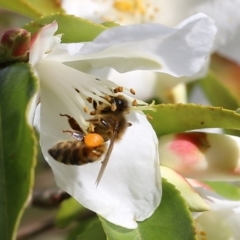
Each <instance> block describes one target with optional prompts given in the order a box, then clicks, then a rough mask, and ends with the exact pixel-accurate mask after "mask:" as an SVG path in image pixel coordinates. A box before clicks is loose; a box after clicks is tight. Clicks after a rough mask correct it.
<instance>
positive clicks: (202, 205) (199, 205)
mask: <svg viewBox="0 0 240 240" xmlns="http://www.w3.org/2000/svg"><path fill="white" fill-rule="evenodd" d="M161 173H162V177H163V178H166V179H167V181H168V182H170V183H172V184H173V185H174V186H175V187H176V188H177V189H178V190H179V191H180V193H181V195H182V196H183V198H184V199H185V201H186V202H187V204H188V206H189V208H190V210H191V211H206V210H209V206H208V204H207V203H206V202H205V201H204V200H203V198H201V197H200V196H199V194H198V193H197V192H196V191H195V190H194V188H193V187H192V186H191V185H190V184H189V183H188V182H187V181H186V179H185V178H183V177H182V176H181V175H180V174H178V173H176V172H175V171H173V170H172V169H170V168H167V167H163V166H161Z"/></svg>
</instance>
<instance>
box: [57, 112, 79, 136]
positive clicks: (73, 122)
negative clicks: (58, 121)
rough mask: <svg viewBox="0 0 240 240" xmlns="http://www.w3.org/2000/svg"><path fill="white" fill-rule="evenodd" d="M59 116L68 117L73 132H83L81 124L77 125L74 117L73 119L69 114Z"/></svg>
mask: <svg viewBox="0 0 240 240" xmlns="http://www.w3.org/2000/svg"><path fill="white" fill-rule="evenodd" d="M59 115H60V116H61V117H67V118H68V123H69V125H70V127H71V128H72V129H73V130H76V131H79V132H83V130H82V129H81V127H80V126H79V124H78V123H77V121H76V120H75V119H74V118H73V117H71V116H70V115H68V114H59Z"/></svg>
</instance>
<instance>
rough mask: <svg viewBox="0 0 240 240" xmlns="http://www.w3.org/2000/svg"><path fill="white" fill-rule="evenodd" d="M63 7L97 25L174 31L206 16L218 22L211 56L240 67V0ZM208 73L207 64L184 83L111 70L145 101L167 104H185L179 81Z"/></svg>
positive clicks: (67, 0)
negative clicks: (147, 24) (186, 21)
mask: <svg viewBox="0 0 240 240" xmlns="http://www.w3.org/2000/svg"><path fill="white" fill-rule="evenodd" d="M83 6H84V7H83ZM62 7H63V8H64V9H65V10H66V12H67V13H71V14H74V15H76V16H80V17H83V18H86V19H90V20H92V21H95V22H98V23H99V22H104V21H115V22H117V23H120V24H123V25H125V24H133V23H143V22H154V23H161V24H164V25H167V26H171V27H173V26H176V25H177V24H179V23H180V22H181V21H182V20H183V19H185V18H187V17H189V16H191V15H193V14H196V13H199V12H203V13H205V14H207V15H209V16H210V17H212V18H213V19H214V20H215V22H216V25H217V28H218V32H217V35H216V38H215V44H214V47H213V49H212V52H217V53H219V54H221V55H223V56H225V57H227V58H228V59H230V60H232V61H235V62H237V63H239V64H240V46H239V39H240V15H239V8H240V0H229V1H223V0H194V1H190V0H178V1H175V0H158V1H152V0H132V1H129V0H106V1H102V0H85V1H84V0H83V1H78V0H62ZM207 69H208V64H206V66H205V68H203V69H201V71H200V72H199V73H198V74H196V75H195V76H192V77H187V78H186V77H183V78H181V79H175V78H174V77H172V76H171V75H168V74H162V73H160V74H159V73H156V74H153V73H151V72H149V73H148V72H142V71H134V72H130V73H125V74H119V73H118V72H116V71H114V70H111V73H110V75H109V79H112V80H113V81H115V82H116V83H118V84H124V85H125V86H134V88H136V90H137V92H138V93H139V96H140V97H141V98H144V99H149V98H152V97H160V98H161V99H162V100H164V101H168V102H184V101H186V98H185V97H184V86H181V91H180V92H179V91H177V92H176V90H174V87H175V86H176V85H179V81H181V82H189V81H192V80H194V79H197V78H199V77H203V76H205V74H206V73H207ZM146 82H147V85H148V88H147V90H146V87H145V83H146ZM178 90H179V88H178Z"/></svg>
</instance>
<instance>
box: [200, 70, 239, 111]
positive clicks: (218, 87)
mask: <svg viewBox="0 0 240 240" xmlns="http://www.w3.org/2000/svg"><path fill="white" fill-rule="evenodd" d="M198 83H199V84H200V86H201V87H202V89H203V91H204V93H205V94H206V96H207V97H208V99H209V101H210V102H211V104H212V105H213V106H221V107H223V108H228V109H234V110H235V109H237V108H238V107H239V103H238V101H237V99H236V98H235V97H234V96H233V94H232V93H231V92H230V90H229V89H228V88H227V87H226V86H224V85H223V83H222V82H221V81H219V78H218V76H217V75H216V74H215V73H214V72H213V71H209V73H208V75H207V76H206V77H205V78H203V79H200V80H199V82H198Z"/></svg>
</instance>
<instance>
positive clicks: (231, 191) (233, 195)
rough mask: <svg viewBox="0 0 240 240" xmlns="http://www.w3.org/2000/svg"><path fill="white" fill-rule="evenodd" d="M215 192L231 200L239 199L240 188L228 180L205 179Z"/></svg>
mask: <svg viewBox="0 0 240 240" xmlns="http://www.w3.org/2000/svg"><path fill="white" fill-rule="evenodd" d="M205 183H206V184H207V185H208V186H210V187H211V188H212V189H213V190H214V191H215V192H216V193H218V194H220V195H222V196H223V197H226V198H228V199H231V200H240V188H239V186H236V185H233V184H232V183H228V182H210V181H205Z"/></svg>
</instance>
